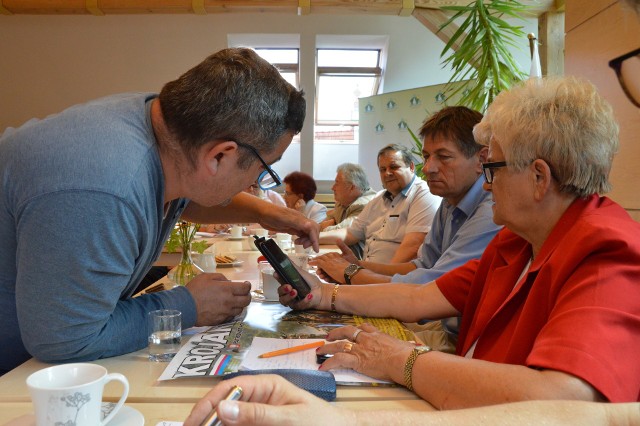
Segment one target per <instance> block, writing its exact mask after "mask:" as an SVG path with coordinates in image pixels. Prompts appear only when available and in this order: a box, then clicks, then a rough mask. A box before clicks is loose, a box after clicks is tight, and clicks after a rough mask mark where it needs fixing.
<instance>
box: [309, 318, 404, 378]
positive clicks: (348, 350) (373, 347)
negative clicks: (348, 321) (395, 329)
mask: <svg viewBox="0 0 640 426" xmlns="http://www.w3.org/2000/svg"><path fill="white" fill-rule="evenodd" d="M326 339H327V340H329V341H333V340H343V339H346V340H349V342H336V343H332V344H327V345H324V346H322V347H320V348H319V349H318V351H317V354H318V355H325V354H334V355H333V357H331V358H328V359H327V360H326V361H325V362H323V363H322V365H321V366H320V368H319V370H322V371H328V370H333V369H339V368H351V369H353V370H355V371H357V372H359V373H363V374H366V375H367V376H371V377H374V378H376V379H382V380H390V381H395V382H398V383H400V384H404V383H403V381H402V379H401V378H402V371H403V369H404V364H405V362H406V361H407V358H408V357H409V355H410V354H411V351H412V350H413V348H415V344H414V343H412V342H405V341H403V340H400V339H396V338H395V337H391V336H389V335H388V334H385V333H383V332H381V331H379V330H378V329H377V328H376V327H374V326H372V325H370V324H363V325H361V326H360V327H355V326H352V325H349V326H346V327H340V328H337V329H335V330H331V332H329V334H328V335H327V338H326ZM398 372H400V375H398V374H397V373H398ZM394 373H395V374H394Z"/></svg>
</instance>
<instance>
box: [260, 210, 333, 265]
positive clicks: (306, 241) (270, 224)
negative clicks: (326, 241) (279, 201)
mask: <svg viewBox="0 0 640 426" xmlns="http://www.w3.org/2000/svg"><path fill="white" fill-rule="evenodd" d="M264 204H266V207H267V208H265V209H263V210H262V211H261V215H260V222H259V223H260V225H261V226H262V227H263V228H265V229H268V230H270V231H275V232H286V233H287V234H291V235H296V236H298V238H296V239H295V241H294V243H295V244H300V245H302V246H304V248H307V247H313V249H314V250H315V251H316V253H317V252H318V251H319V250H320V245H319V244H320V243H319V240H318V234H319V232H320V231H319V226H318V224H317V223H316V222H315V221H313V220H310V219H308V218H307V217H305V216H304V215H303V214H302V213H300V212H298V211H296V210H293V209H289V208H287V207H280V206H276V205H274V204H271V203H264Z"/></svg>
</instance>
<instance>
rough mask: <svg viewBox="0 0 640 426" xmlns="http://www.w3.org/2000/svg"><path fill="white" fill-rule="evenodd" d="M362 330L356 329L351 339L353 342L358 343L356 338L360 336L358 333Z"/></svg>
mask: <svg viewBox="0 0 640 426" xmlns="http://www.w3.org/2000/svg"><path fill="white" fill-rule="evenodd" d="M361 332H362V329H361V328H358V329H356V331H355V333H353V336H351V341H352V342H353V343H356V339H357V338H358V334H360V333H361Z"/></svg>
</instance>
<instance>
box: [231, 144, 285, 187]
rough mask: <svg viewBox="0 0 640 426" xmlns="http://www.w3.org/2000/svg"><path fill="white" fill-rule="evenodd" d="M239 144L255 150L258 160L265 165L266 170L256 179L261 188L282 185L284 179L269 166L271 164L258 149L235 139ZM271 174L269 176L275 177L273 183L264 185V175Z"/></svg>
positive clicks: (252, 150)
mask: <svg viewBox="0 0 640 426" xmlns="http://www.w3.org/2000/svg"><path fill="white" fill-rule="evenodd" d="M234 142H235V143H236V144H237V145H238V146H241V147H243V148H246V149H248V150H249V151H251V152H253V154H254V155H255V156H256V157H258V160H260V162H261V163H262V165H263V166H264V170H263V171H262V173H260V176H258V179H256V183H257V184H258V186H259V187H260V189H264V190H266V189H272V188H276V187H278V186H280V185H282V181H281V180H280V176H278V174H277V173H276V172H275V170H273V169H272V168H271V167H269V165H268V164H267V162H266V161H264V159H263V158H262V156H261V155H260V154H259V153H258V150H256V149H255V148H254V147H252V146H251V145H249V144H246V143H243V142H238V141H234ZM267 174H269V176H271V179H273V183H274V184H273V185H262V184H261V182H262V179H264V177H265V176H266V175H267Z"/></svg>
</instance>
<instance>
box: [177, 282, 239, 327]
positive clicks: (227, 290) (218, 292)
mask: <svg viewBox="0 0 640 426" xmlns="http://www.w3.org/2000/svg"><path fill="white" fill-rule="evenodd" d="M186 288H187V290H189V292H190V293H191V296H193V299H194V300H195V302H196V311H197V318H196V325H197V326H201V325H216V324H222V323H224V322H226V321H229V320H231V319H232V318H234V317H235V316H236V315H239V314H240V313H241V312H242V310H243V309H244V308H245V307H246V306H247V305H248V304H249V303H250V302H251V294H250V291H251V283H250V282H248V281H243V282H239V281H229V280H228V279H227V278H226V277H225V276H224V275H222V274H217V273H215V274H200V275H198V276H196V277H195V278H194V279H192V280H191V281H189V282H188V283H187V285H186Z"/></svg>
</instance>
